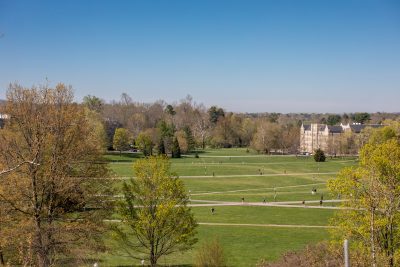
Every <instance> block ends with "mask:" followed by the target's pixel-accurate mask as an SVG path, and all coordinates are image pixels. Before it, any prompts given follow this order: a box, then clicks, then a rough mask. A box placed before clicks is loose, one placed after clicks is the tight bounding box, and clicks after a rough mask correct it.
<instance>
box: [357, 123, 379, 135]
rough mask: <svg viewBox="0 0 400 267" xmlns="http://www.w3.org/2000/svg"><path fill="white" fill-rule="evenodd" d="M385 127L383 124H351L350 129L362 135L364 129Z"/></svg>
mask: <svg viewBox="0 0 400 267" xmlns="http://www.w3.org/2000/svg"><path fill="white" fill-rule="evenodd" d="M382 126H383V125H381V124H350V129H351V131H352V132H354V133H360V132H361V131H362V130H363V129H364V128H367V127H371V128H380V127H382Z"/></svg>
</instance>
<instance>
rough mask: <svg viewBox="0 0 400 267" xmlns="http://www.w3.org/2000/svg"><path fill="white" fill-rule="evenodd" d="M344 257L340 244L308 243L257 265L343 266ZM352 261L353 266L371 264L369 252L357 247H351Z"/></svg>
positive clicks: (273, 266)
mask: <svg viewBox="0 0 400 267" xmlns="http://www.w3.org/2000/svg"><path fill="white" fill-rule="evenodd" d="M343 257H344V256H343V248H342V247H341V246H340V245H334V244H328V243H327V242H321V243H318V244H316V245H308V246H307V247H306V248H305V249H303V250H301V251H289V252H287V253H285V254H284V255H283V256H282V257H281V258H280V259H279V260H278V261H276V262H273V263H268V262H267V261H265V260H261V261H260V262H259V263H258V264H257V267H292V266H296V267H310V266H312V267H337V266H343V263H344V258H343ZM350 263H351V266H353V267H367V266H371V263H370V260H369V257H368V254H367V253H365V251H362V250H360V249H357V248H352V249H351V252H350Z"/></svg>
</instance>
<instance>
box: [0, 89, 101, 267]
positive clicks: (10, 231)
mask: <svg viewBox="0 0 400 267" xmlns="http://www.w3.org/2000/svg"><path fill="white" fill-rule="evenodd" d="M2 112H4V113H5V114H9V115H10V120H9V121H8V122H7V123H6V125H5V127H4V129H2V130H1V135H0V165H2V168H4V169H6V170H10V171H9V172H7V173H4V174H3V175H1V176H0V181H1V183H0V206H1V207H0V210H1V211H2V212H4V211H6V212H7V214H8V215H10V214H11V215H10V216H7V215H6V216H4V215H2V216H1V220H7V217H9V219H10V220H11V221H10V222H12V223H7V222H4V221H1V222H0V223H1V224H2V226H3V225H4V224H5V225H6V228H5V229H6V230H5V229H4V228H3V227H1V228H0V231H2V232H1V233H0V235H1V239H3V240H4V239H7V242H6V243H3V242H1V240H0V244H1V246H3V245H5V246H6V247H7V248H8V249H7V250H3V252H4V251H8V252H9V254H7V255H3V256H6V257H8V259H7V261H9V262H10V263H11V264H12V265H18V264H21V265H25V266H26V265H28V266H51V265H59V264H60V263H59V262H58V260H60V259H61V258H64V259H68V258H70V257H72V259H73V257H76V256H75V255H77V254H78V253H80V254H82V253H84V252H85V251H86V250H87V249H90V248H99V245H100V244H101V241H100V233H101V231H102V227H101V226H102V220H101V219H99V218H100V217H103V216H104V215H105V214H104V213H105V212H106V210H105V209H102V208H103V207H104V205H106V203H105V202H104V201H100V199H99V198H98V195H99V194H103V193H104V192H103V191H102V189H101V188H106V187H103V186H104V185H102V184H100V183H103V180H105V179H101V180H97V179H96V180H94V179H91V178H93V177H104V176H106V174H107V169H106V165H105V164H97V162H101V161H102V160H101V157H102V153H103V136H101V135H100V134H99V129H100V130H101V127H100V128H99V125H101V123H100V122H96V121H93V120H91V119H89V117H90V115H89V114H88V112H87V110H85V108H83V106H80V105H78V104H76V103H74V102H73V94H72V89H71V88H69V87H67V86H65V85H63V84H58V85H57V86H56V87H55V88H54V89H53V88H49V87H48V86H41V87H39V88H35V87H34V88H31V89H27V88H23V87H21V86H19V85H17V84H12V85H10V87H9V89H8V91H7V103H6V105H5V107H4V109H3V110H2ZM15 167H17V168H15ZM103 200H104V199H103ZM86 207H95V208H96V209H94V210H91V211H85V208H86ZM97 208H99V209H97ZM3 223H4V224H3ZM3 231H4V232H3ZM13 251H14V253H13ZM18 251H19V253H20V254H21V255H17V252H18ZM28 255H31V256H30V257H27V256H28ZM20 256H21V257H20ZM22 256H23V257H22Z"/></svg>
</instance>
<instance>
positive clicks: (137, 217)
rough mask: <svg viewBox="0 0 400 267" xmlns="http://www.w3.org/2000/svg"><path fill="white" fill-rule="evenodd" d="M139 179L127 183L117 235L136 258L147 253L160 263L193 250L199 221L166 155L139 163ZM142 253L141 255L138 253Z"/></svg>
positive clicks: (137, 176)
mask: <svg viewBox="0 0 400 267" xmlns="http://www.w3.org/2000/svg"><path fill="white" fill-rule="evenodd" d="M134 170H135V175H136V179H131V180H130V181H129V182H128V183H124V185H123V194H124V200H123V201H121V202H120V203H119V213H120V215H121V216H122V218H123V219H122V222H123V224H124V225H126V226H127V227H128V228H127V230H124V228H123V227H120V226H118V225H117V226H115V228H114V235H115V237H116V238H117V240H119V241H120V244H121V245H122V247H123V248H124V250H125V251H126V253H127V255H129V256H131V257H133V258H139V259H140V258H142V257H143V255H144V257H145V258H147V259H148V260H149V261H150V264H151V266H156V264H157V261H158V260H159V259H160V257H162V256H165V255H169V254H171V253H174V252H178V251H185V250H188V249H190V248H191V247H192V246H193V245H194V244H195V243H196V242H197V239H196V238H195V234H196V231H195V229H196V227H197V223H196V222H195V219H194V216H193V213H192V212H191V210H190V208H189V207H187V204H188V201H189V199H188V196H187V195H186V193H185V189H184V185H183V183H182V181H181V180H180V179H179V178H177V177H176V175H175V174H173V173H171V171H170V163H169V161H168V158H166V157H160V156H159V157H149V158H147V159H141V160H138V161H137V162H135V164H134ZM138 253H139V254H138Z"/></svg>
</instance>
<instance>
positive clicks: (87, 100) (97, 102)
mask: <svg viewBox="0 0 400 267" xmlns="http://www.w3.org/2000/svg"><path fill="white" fill-rule="evenodd" d="M83 104H84V105H85V106H87V107H88V108H89V109H90V110H93V111H95V112H97V113H100V112H101V111H102V110H103V106H104V101H103V100H101V99H100V98H98V97H97V96H94V95H87V96H84V97H83Z"/></svg>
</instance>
